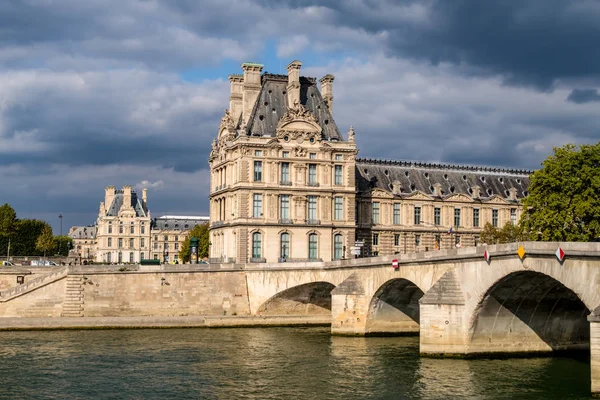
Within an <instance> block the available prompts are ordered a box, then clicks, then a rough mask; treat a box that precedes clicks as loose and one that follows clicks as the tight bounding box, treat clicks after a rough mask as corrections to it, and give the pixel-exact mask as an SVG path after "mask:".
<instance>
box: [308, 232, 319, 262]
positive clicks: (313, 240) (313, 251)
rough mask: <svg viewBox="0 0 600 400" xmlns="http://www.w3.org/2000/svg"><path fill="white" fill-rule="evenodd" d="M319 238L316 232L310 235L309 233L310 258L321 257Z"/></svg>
mask: <svg viewBox="0 0 600 400" xmlns="http://www.w3.org/2000/svg"><path fill="white" fill-rule="evenodd" d="M317 240H318V238H317V234H316V233H311V234H310V235H308V258H310V259H311V260H315V259H317V258H319V253H318V248H317V246H318V242H317Z"/></svg>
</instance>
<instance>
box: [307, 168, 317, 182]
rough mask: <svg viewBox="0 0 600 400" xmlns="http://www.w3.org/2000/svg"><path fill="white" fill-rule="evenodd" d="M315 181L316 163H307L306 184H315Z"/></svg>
mask: <svg viewBox="0 0 600 400" xmlns="http://www.w3.org/2000/svg"><path fill="white" fill-rule="evenodd" d="M316 183H317V164H308V184H309V185H315V184H316Z"/></svg>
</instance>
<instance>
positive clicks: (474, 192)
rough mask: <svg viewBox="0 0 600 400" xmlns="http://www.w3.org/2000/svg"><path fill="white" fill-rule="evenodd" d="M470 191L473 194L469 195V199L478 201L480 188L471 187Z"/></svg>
mask: <svg viewBox="0 0 600 400" xmlns="http://www.w3.org/2000/svg"><path fill="white" fill-rule="evenodd" d="M471 190H473V194H472V195H471V197H473V198H474V199H478V198H479V196H481V193H480V191H481V188H480V187H479V186H477V185H475V186H473V187H471Z"/></svg>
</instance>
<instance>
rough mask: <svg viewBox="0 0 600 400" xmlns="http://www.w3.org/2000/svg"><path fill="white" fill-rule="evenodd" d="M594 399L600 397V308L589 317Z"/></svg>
mask: <svg viewBox="0 0 600 400" xmlns="http://www.w3.org/2000/svg"><path fill="white" fill-rule="evenodd" d="M588 321H589V323H590V369H591V381H592V382H591V386H592V397H600V307H599V308H596V309H595V310H594V311H593V312H592V313H591V314H590V315H589V316H588Z"/></svg>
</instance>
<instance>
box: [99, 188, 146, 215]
mask: <svg viewBox="0 0 600 400" xmlns="http://www.w3.org/2000/svg"><path fill="white" fill-rule="evenodd" d="M122 205H123V190H122V189H117V190H115V198H114V199H113V201H112V204H111V205H110V207H109V208H108V211H107V212H106V215H107V216H108V217H116V216H118V214H119V210H120V209H121V206H122ZM131 207H133V209H134V210H135V216H136V217H146V216H147V215H148V208H147V207H144V206H143V205H142V201H141V200H140V199H138V197H137V193H136V192H135V191H133V190H132V191H131Z"/></svg>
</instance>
